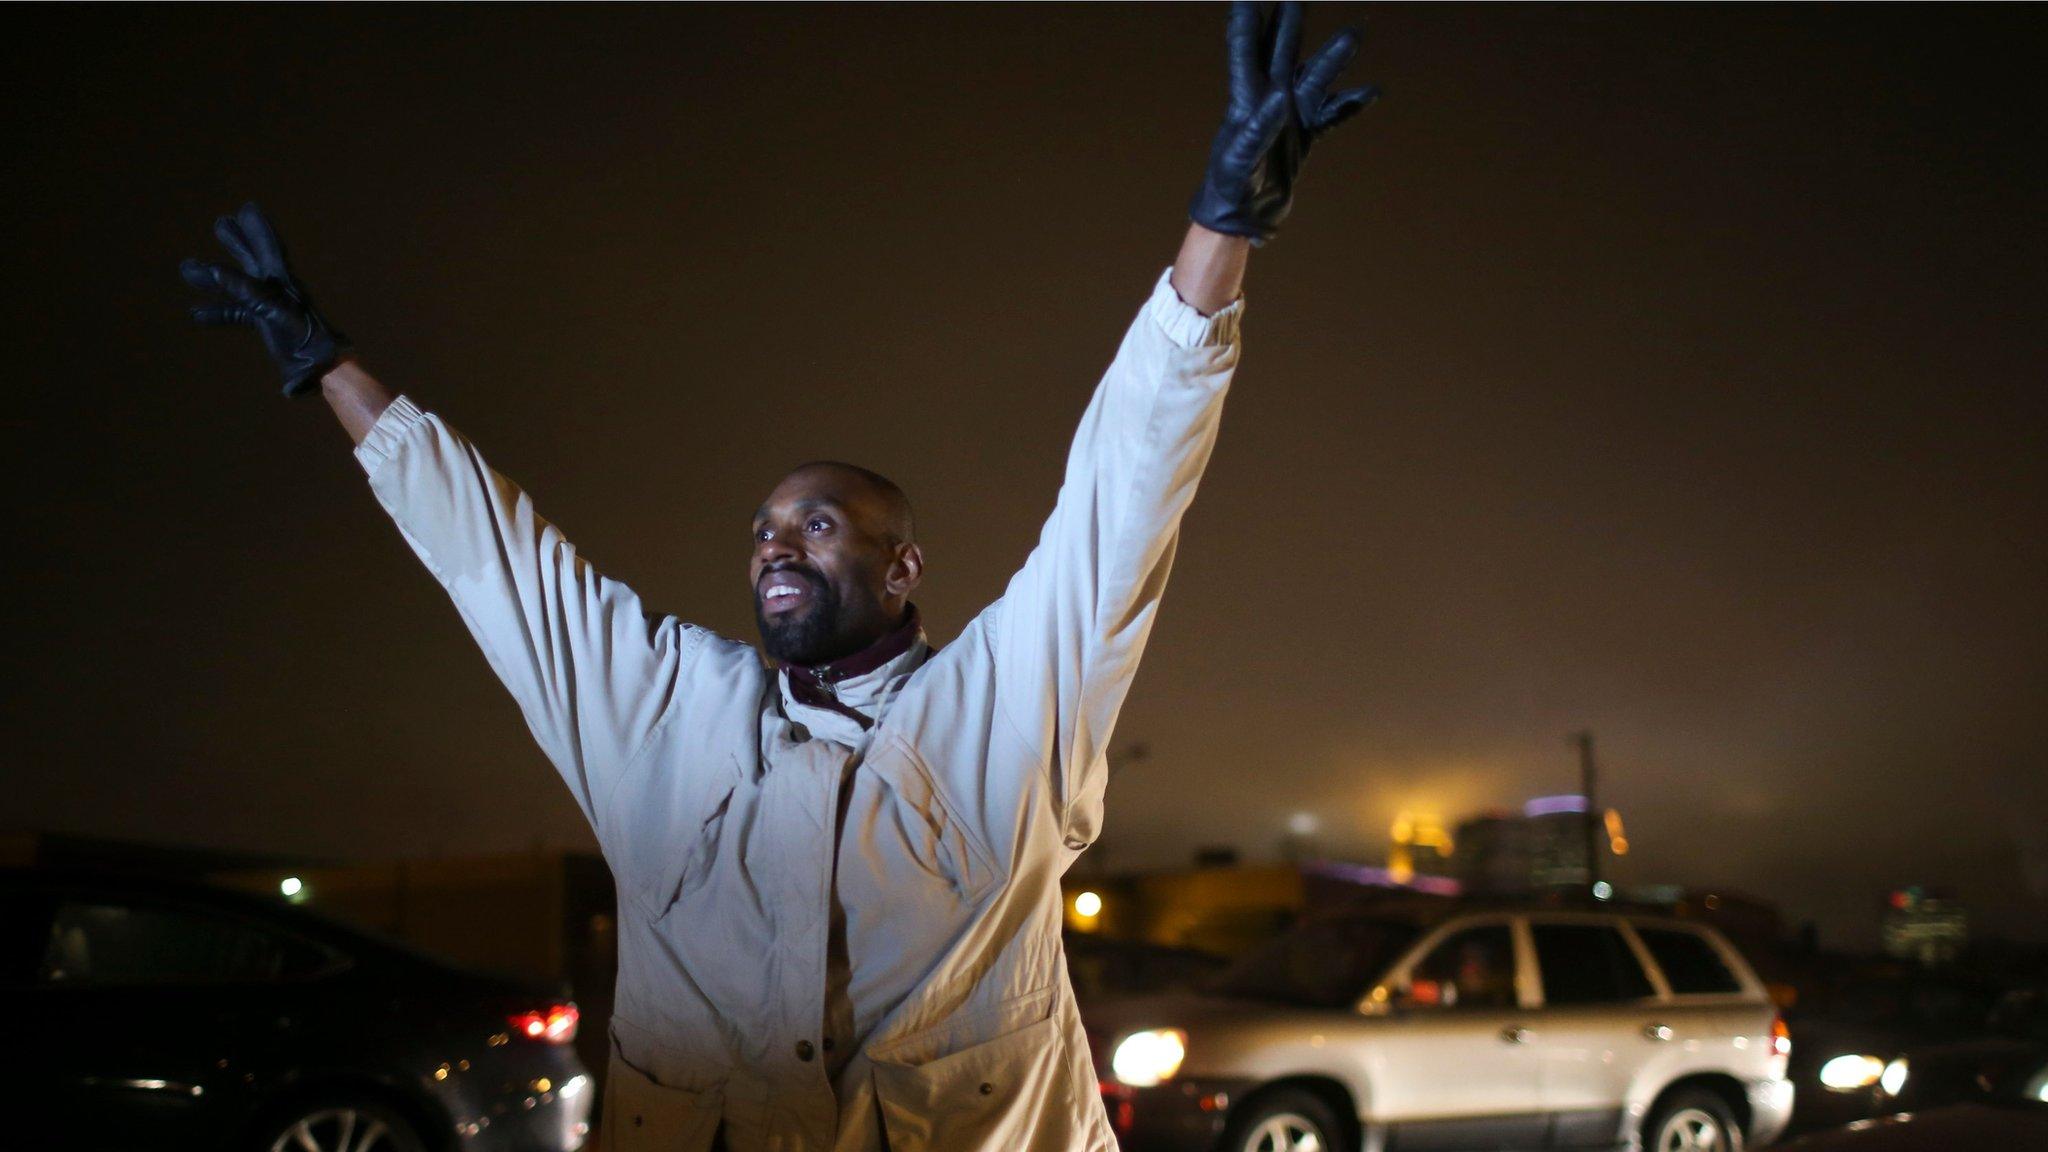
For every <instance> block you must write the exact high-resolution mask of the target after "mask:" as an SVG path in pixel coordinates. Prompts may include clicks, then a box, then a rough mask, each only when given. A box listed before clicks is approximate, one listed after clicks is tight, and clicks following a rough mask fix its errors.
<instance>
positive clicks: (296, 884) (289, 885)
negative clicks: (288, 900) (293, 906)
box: [277, 876, 306, 896]
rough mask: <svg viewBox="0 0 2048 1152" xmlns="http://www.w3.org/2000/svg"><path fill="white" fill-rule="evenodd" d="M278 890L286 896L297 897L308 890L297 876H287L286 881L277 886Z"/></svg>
mask: <svg viewBox="0 0 2048 1152" xmlns="http://www.w3.org/2000/svg"><path fill="white" fill-rule="evenodd" d="M277 890H278V891H279V892H282V893H284V894H285V895H286V896H297V895H298V894H299V893H301V892H303V891H305V890H306V885H305V884H304V883H302V882H301V881H300V880H299V878H298V877H297V876H287V877H285V878H284V881H283V882H282V883H280V884H279V885H278V886H277Z"/></svg>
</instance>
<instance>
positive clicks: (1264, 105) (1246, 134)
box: [1237, 88, 1287, 170]
mask: <svg viewBox="0 0 2048 1152" xmlns="http://www.w3.org/2000/svg"><path fill="white" fill-rule="evenodd" d="M1285 127H1287V89H1285V88H1275V89H1273V90H1272V91H1271V92H1268V93H1266V98H1265V99H1264V100H1261V101H1259V110H1258V112H1257V113H1255V114H1254V115H1253V116H1252V118H1251V121H1250V122H1249V123H1247V124H1246V125H1245V126H1244V131H1243V132H1242V133H1240V134H1239V135H1238V137H1237V146H1238V147H1239V148H1246V149H1249V150H1250V151H1249V152H1248V154H1246V155H1245V157H1244V167H1245V168H1246V169H1247V170H1248V169H1250V168H1251V166H1252V165H1254V164H1256V163H1258V159H1259V157H1260V156H1263V155H1265V153H1266V150H1267V149H1268V148H1271V147H1272V146H1273V141H1274V140H1277V139H1279V137H1280V130H1281V129H1282V128H1285Z"/></svg>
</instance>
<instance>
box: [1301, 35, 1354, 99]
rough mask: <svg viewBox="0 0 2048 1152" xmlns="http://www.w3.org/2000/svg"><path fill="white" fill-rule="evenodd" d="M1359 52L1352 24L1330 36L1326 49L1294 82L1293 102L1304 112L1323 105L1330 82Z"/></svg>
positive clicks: (1304, 68)
mask: <svg viewBox="0 0 2048 1152" xmlns="http://www.w3.org/2000/svg"><path fill="white" fill-rule="evenodd" d="M1356 55H1358V33H1357V32H1355V31H1353V30H1352V29H1350V28H1346V29H1344V30H1343V31H1341V32H1339V33H1337V34H1336V35H1335V36H1332V37H1330V42H1329V43H1327V44H1325V45H1323V50H1322V51H1320V52H1318V53H1316V55H1315V59H1313V60H1310V61H1309V62H1308V64H1307V65H1306V66H1305V67H1303V68H1302V70H1301V77H1300V79H1298V80H1296V81H1295V82H1294V106H1295V107H1296V108H1300V109H1302V110H1303V112H1304V113H1306V112H1308V111H1311V110H1313V109H1316V108H1320V107H1322V106H1323V94H1324V93H1325V92H1328V91H1329V90H1330V83H1331V81H1334V80H1335V79H1337V74H1338V73H1340V72H1342V71H1344V67H1345V66H1346V65H1348V64H1350V63H1351V59H1352V57H1354V56H1356Z"/></svg>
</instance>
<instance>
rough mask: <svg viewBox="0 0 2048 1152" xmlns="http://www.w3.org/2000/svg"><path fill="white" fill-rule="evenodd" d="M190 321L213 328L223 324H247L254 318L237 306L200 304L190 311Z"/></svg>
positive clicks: (247, 311) (245, 309)
mask: <svg viewBox="0 0 2048 1152" xmlns="http://www.w3.org/2000/svg"><path fill="white" fill-rule="evenodd" d="M192 319H193V322H195V323H198V324H204V325H206V326H207V327H209V328H213V327H219V326H220V325H223V324H248V323H250V322H251V321H253V320H254V317H253V316H251V315H250V314H249V310H248V309H247V308H244V307H242V306H241V305H239V304H202V305H200V306H198V307H196V308H194V309H192Z"/></svg>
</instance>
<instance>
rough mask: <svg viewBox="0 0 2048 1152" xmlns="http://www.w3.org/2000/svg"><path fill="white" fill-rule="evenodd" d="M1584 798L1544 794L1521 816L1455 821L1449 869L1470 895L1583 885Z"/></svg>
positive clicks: (1587, 879) (1588, 878)
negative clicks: (1455, 845) (1460, 822)
mask: <svg viewBox="0 0 2048 1152" xmlns="http://www.w3.org/2000/svg"><path fill="white" fill-rule="evenodd" d="M1588 819H1589V816H1588V814H1587V811H1586V798H1585V797H1583V796H1542V797H1538V798H1537V799H1534V800H1531V801H1529V802H1528V803H1527V804H1525V805H1523V806H1522V811H1521V813H1520V814H1519V815H1510V814H1508V813H1505V812H1490V813H1488V814H1486V815H1484V816H1480V817H1478V818H1476V819H1472V820H1467V821H1465V822H1464V823H1463V824H1460V825H1458V832H1457V839H1456V844H1457V850H1456V851H1455V852H1454V853H1452V855H1451V859H1450V863H1451V865H1452V873H1453V874H1454V875H1455V876H1456V877H1457V879H1458V882H1459V883H1460V884H1462V885H1463V886H1464V889H1465V891H1467V892H1470V893H1474V894H1484V895H1500V896H1524V895H1529V894H1532V893H1539V892H1544V891H1548V890H1551V889H1558V888H1572V889H1583V888H1585V887H1586V886H1587V885H1588V884H1589V883H1591V882H1592V879H1593V872H1592V869H1591V868H1590V867H1589V866H1588V862H1587V859H1586V850H1587V847H1588V837H1587V823H1586V822H1587V820H1588Z"/></svg>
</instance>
